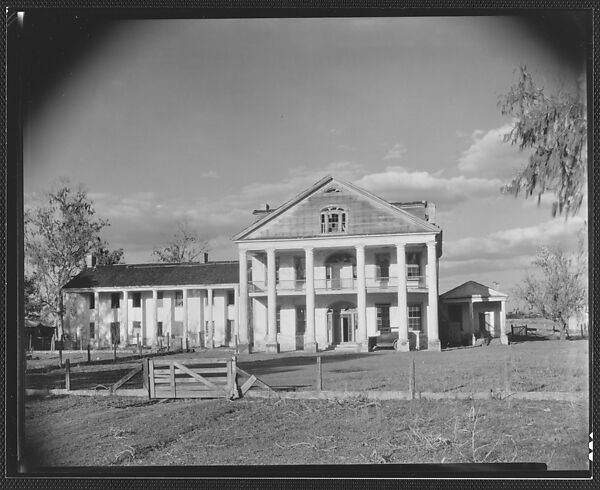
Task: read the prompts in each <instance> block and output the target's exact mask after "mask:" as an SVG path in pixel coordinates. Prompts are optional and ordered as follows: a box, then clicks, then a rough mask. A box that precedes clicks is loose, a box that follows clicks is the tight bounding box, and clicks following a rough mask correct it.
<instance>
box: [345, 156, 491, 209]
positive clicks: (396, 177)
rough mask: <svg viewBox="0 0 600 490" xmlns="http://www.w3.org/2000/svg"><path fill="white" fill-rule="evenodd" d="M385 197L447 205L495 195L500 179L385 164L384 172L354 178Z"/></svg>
mask: <svg viewBox="0 0 600 490" xmlns="http://www.w3.org/2000/svg"><path fill="white" fill-rule="evenodd" d="M355 183H356V185H358V186H359V187H363V188H365V189H367V190H369V191H371V192H373V193H374V194H376V195H378V196H381V197H382V198H384V199H389V200H397V201H413V200H419V201H420V200H426V201H433V202H435V203H436V204H438V205H442V206H444V207H446V208H447V207H449V206H451V205H455V204H457V203H459V202H463V201H466V200H468V199H472V198H474V197H484V198H485V197H488V196H490V195H493V196H496V195H498V194H499V192H500V187H501V185H502V182H501V181H500V180H498V179H486V178H479V177H471V178H469V177H464V176H462V175H460V176H457V177H446V178H444V177H441V174H440V173H439V172H436V173H435V174H432V173H429V172H427V171H423V170H418V171H412V170H408V169H406V168H404V167H399V166H393V167H387V168H386V170H385V171H383V172H378V173H373V174H368V175H365V176H364V177H362V178H361V179H359V180H356V181H355Z"/></svg>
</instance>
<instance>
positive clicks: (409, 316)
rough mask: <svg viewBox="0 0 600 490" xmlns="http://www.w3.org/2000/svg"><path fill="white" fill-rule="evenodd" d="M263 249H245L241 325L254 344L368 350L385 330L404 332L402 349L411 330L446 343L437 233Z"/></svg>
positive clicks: (257, 346)
mask: <svg viewBox="0 0 600 490" xmlns="http://www.w3.org/2000/svg"><path fill="white" fill-rule="evenodd" d="M357 240H358V241H359V242H360V243H359V244H356V243H357ZM246 247H248V248H246ZM259 247H260V248H259ZM259 247H256V246H255V247H252V246H250V245H249V244H244V248H245V249H244V250H241V251H240V304H244V303H245V302H247V304H248V309H247V313H246V314H247V315H248V317H247V318H246V319H244V318H243V317H242V316H240V325H244V322H245V321H246V322H249V324H250V326H251V328H250V331H251V335H252V338H251V339H248V340H249V342H250V343H251V344H252V345H253V347H254V349H256V350H267V351H278V350H284V351H289V350H295V349H305V350H310V351H315V350H317V349H324V348H327V347H329V346H334V345H340V344H352V345H354V346H356V348H357V349H358V350H366V349H367V347H368V338H369V337H373V336H377V335H378V334H379V333H380V332H383V331H393V332H396V331H397V332H398V337H399V346H398V350H404V351H405V350H408V345H409V344H408V342H409V337H410V336H411V335H412V336H413V337H414V338H418V339H420V340H421V341H424V342H425V343H426V345H428V344H431V346H432V347H433V348H437V346H438V345H439V340H438V339H439V336H438V332H437V283H438V279H437V257H438V246H437V243H436V240H435V236H434V235H426V236H420V237H419V236H404V237H398V236H393V237H383V236H379V237H360V238H359V237H336V238H335V239H329V240H327V241H320V242H319V241H318V240H304V241H296V242H295V243H294V242H293V241H285V242H283V241H280V242H278V243H277V242H271V243H261V244H260V246H259ZM242 264H245V266H243V265H242ZM244 275H245V276H246V280H245V281H243V279H242V278H243V276H244ZM242 281H243V282H244V284H246V288H244V286H243V285H242ZM244 295H245V298H246V299H244ZM241 309H242V308H240V311H241ZM243 314H244V313H243V312H241V315H243ZM412 332H415V334H413V333H412ZM416 332H418V335H417V334H416ZM242 336H243V334H241V337H242ZM241 342H242V343H244V342H243V340H242V339H241Z"/></svg>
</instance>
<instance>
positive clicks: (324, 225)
mask: <svg viewBox="0 0 600 490" xmlns="http://www.w3.org/2000/svg"><path fill="white" fill-rule="evenodd" d="M347 226H348V213H347V212H346V210H345V209H343V208H339V207H337V206H329V207H326V208H325V209H323V210H322V211H321V233H340V232H345V231H346V229H347Z"/></svg>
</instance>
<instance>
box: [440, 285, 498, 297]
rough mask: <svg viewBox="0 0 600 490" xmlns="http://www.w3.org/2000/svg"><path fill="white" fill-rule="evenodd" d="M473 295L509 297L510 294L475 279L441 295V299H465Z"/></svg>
mask: <svg viewBox="0 0 600 490" xmlns="http://www.w3.org/2000/svg"><path fill="white" fill-rule="evenodd" d="M473 296H481V297H482V298H489V297H501V298H508V295H506V294H504V293H501V292H500V291H496V290H495V289H492V288H489V287H487V286H484V285H483V284H480V283H478V282H475V281H467V282H465V283H464V284H461V285H460V286H457V287H455V288H454V289H451V290H450V291H447V292H445V293H444V294H442V295H440V299H463V298H472V297H473Z"/></svg>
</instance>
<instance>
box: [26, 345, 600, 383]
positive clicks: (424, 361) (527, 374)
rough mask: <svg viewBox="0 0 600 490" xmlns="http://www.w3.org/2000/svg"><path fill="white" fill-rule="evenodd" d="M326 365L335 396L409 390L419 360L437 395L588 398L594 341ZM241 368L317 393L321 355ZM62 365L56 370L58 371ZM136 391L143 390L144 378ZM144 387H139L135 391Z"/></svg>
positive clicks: (109, 374) (88, 374)
mask: <svg viewBox="0 0 600 490" xmlns="http://www.w3.org/2000/svg"><path fill="white" fill-rule="evenodd" d="M231 355H232V351H230V350H225V349H215V350H213V351H205V352H196V353H189V354H175V355H172V356H169V357H168V358H174V359H179V358H194V359H203V358H207V357H227V356H231ZM319 355H320V356H321V358H322V370H323V389H325V390H333V391H360V390H407V389H408V383H409V380H408V378H409V373H410V365H411V363H412V362H413V361H414V363H415V372H416V389H417V390H418V391H435V392H473V391H490V389H492V390H494V391H502V390H504V389H505V377H506V376H507V375H508V378H509V379H510V386H511V389H512V390H513V391H587V390H588V389H589V376H588V370H589V366H588V361H589V356H588V342H587V340H571V341H564V342H563V341H559V340H537V341H529V342H521V343H515V344H511V345H509V346H504V345H501V344H500V343H499V342H498V340H494V341H493V342H492V343H491V344H490V345H489V346H487V347H474V348H465V349H455V350H447V351H442V352H441V353H440V352H428V351H420V352H409V353H397V352H395V351H392V350H381V351H377V352H373V353H365V354H356V353H343V352H334V351H331V352H323V353H319ZM136 363H137V365H139V360H136V361H127V362H118V363H115V364H104V365H99V366H86V365H85V364H83V365H80V366H76V367H73V368H72V372H71V383H72V389H91V388H94V387H95V386H96V385H98V384H102V385H105V384H106V383H109V382H110V381H111V380H112V382H115V381H116V380H118V379H119V378H120V377H121V376H123V375H124V374H125V373H126V372H127V371H128V370H130V369H131V368H132V367H134V366H135V365H136ZM238 363H239V365H240V367H242V368H243V369H245V370H246V371H248V372H250V373H252V374H254V375H256V376H258V377H260V378H261V379H263V380H264V381H265V382H266V383H268V384H269V385H271V386H273V387H274V388H276V389H280V390H293V391H297V390H312V389H314V387H315V380H316V360H315V355H314V354H308V353H284V354H277V355H273V354H251V355H240V356H238ZM53 365H54V366H56V363H54V364H53ZM132 382H133V383H132V384H129V385H128V386H129V387H141V378H139V377H138V378H137V379H134V380H132ZM135 383H137V385H136V384H135ZM26 387H27V388H64V370H62V369H51V370H49V371H48V372H29V373H28V374H27V377H26Z"/></svg>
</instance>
